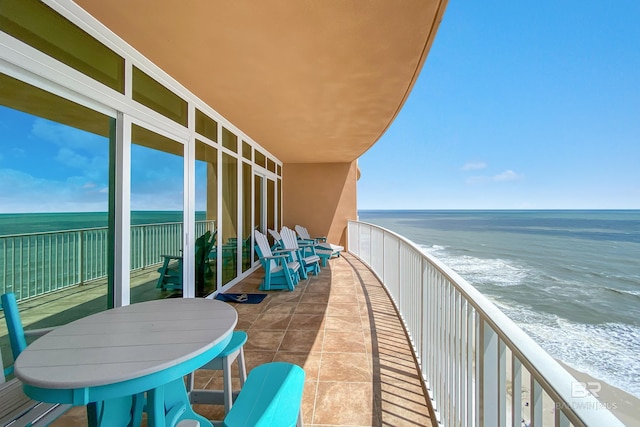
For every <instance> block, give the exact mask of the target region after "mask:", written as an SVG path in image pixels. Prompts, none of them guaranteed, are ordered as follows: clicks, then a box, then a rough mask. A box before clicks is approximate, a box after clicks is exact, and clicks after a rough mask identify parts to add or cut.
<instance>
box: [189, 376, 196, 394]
mask: <svg viewBox="0 0 640 427" xmlns="http://www.w3.org/2000/svg"><path fill="white" fill-rule="evenodd" d="M195 376H196V372H195V371H193V372H191V373H189V374H187V393H191V391H192V390H193V388H194V379H195Z"/></svg>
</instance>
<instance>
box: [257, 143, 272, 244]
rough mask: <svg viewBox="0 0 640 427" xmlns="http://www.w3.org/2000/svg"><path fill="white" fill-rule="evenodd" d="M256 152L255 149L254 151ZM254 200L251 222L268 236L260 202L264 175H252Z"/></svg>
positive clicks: (262, 198)
mask: <svg viewBox="0 0 640 427" xmlns="http://www.w3.org/2000/svg"><path fill="white" fill-rule="evenodd" d="M256 152H257V151H256ZM253 180H254V191H255V193H253V194H254V201H253V206H254V215H253V224H254V226H255V227H257V228H258V230H260V232H261V233H263V234H265V233H266V234H267V237H269V236H270V234H269V233H268V232H267V230H266V227H265V220H264V205H263V203H262V201H263V200H264V184H263V182H264V177H262V176H260V175H254V178H253Z"/></svg>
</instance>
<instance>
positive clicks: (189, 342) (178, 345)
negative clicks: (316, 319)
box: [15, 298, 238, 389]
mask: <svg viewBox="0 0 640 427" xmlns="http://www.w3.org/2000/svg"><path fill="white" fill-rule="evenodd" d="M237 321H238V313H237V312H236V311H235V309H234V308H233V307H231V306H230V305H228V304H226V303H224V302H221V301H216V300H209V299H200V298H197V299H165V300H156V301H148V302H143V303H138V304H132V305H129V306H126V307H119V308H116V309H113V310H107V311H103V312H101V313H97V314H94V315H91V316H88V317H85V318H83V319H79V320H76V321H74V322H71V323H69V324H67V325H64V326H61V327H59V328H56V329H55V330H54V331H52V332H50V333H48V334H47V335H45V336H43V337H41V338H39V339H38V340H36V341H35V342H33V343H32V344H31V345H29V346H28V347H27V348H26V349H25V350H24V351H23V352H22V353H21V354H20V356H19V357H18V359H17V360H16V363H15V375H16V377H18V378H19V379H20V380H22V381H23V382H24V383H27V384H30V385H33V386H36V387H42V388H48V389H81V388H87V387H95V386H102V385H108V384H114V383H117V382H120V381H127V380H131V379H135V378H139V377H143V376H145V375H149V374H152V373H156V372H159V371H163V370H164V369H167V368H170V367H173V366H176V365H179V364H180V363H182V362H184V361H187V360H190V359H192V358H193V357H195V356H198V355H200V354H202V353H203V352H205V351H207V350H210V349H211V348H212V347H213V346H215V345H216V344H218V343H220V342H221V341H222V340H224V339H225V338H228V337H229V336H230V334H231V333H232V332H233V328H234V327H235V325H236V323H237ZM183 375H184V374H183Z"/></svg>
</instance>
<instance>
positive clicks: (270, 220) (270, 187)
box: [267, 179, 276, 230]
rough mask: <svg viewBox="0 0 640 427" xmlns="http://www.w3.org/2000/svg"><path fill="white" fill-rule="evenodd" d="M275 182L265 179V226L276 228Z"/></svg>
mask: <svg viewBox="0 0 640 427" xmlns="http://www.w3.org/2000/svg"><path fill="white" fill-rule="evenodd" d="M275 212H276V205H275V183H274V182H273V180H271V179H267V228H269V229H271V230H275V229H276V216H275Z"/></svg>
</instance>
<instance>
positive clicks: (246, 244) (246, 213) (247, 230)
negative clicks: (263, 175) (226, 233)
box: [242, 162, 253, 272]
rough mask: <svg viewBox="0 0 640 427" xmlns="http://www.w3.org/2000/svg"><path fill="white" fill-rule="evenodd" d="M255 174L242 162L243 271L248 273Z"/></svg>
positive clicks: (250, 263) (248, 165)
mask: <svg viewBox="0 0 640 427" xmlns="http://www.w3.org/2000/svg"><path fill="white" fill-rule="evenodd" d="M252 174H253V172H252V171H251V165H250V164H248V163H244V162H242V236H243V237H242V271H243V272H244V271H247V270H248V269H249V268H250V267H251V265H252V262H251V252H252V250H251V244H252V241H253V238H252V233H253V225H252V222H253V221H252V220H253V217H252V216H251V205H252V203H253V194H252V192H251V186H252V182H251V181H252V179H251V177H252V176H253V175H252Z"/></svg>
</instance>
